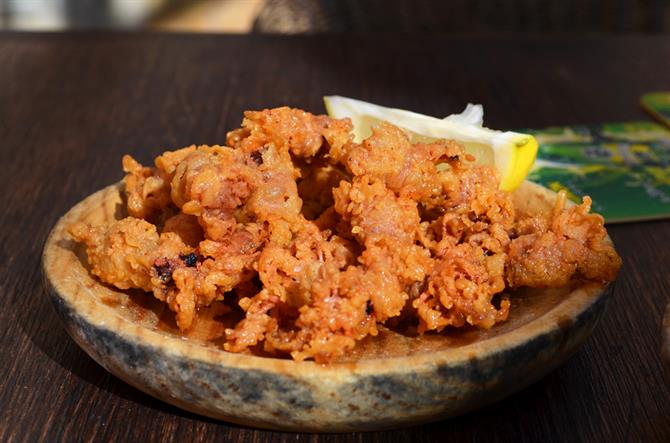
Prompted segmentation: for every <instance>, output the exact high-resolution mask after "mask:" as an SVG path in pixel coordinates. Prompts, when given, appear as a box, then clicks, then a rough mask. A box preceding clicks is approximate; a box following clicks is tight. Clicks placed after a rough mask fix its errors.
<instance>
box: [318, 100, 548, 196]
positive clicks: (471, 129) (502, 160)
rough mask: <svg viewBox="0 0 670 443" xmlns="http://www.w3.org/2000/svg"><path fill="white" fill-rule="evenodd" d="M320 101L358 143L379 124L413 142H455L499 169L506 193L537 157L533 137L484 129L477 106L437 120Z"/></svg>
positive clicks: (374, 107)
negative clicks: (351, 131) (347, 120)
mask: <svg viewBox="0 0 670 443" xmlns="http://www.w3.org/2000/svg"><path fill="white" fill-rule="evenodd" d="M323 101H324V104H325V106H326V111H327V112H328V115H329V116H330V117H333V118H347V117H348V118H350V119H351V121H352V123H353V125H354V140H355V141H357V142H360V141H361V140H364V139H365V138H367V137H369V136H370V135H371V134H372V127H373V126H375V125H378V124H379V123H380V122H381V121H387V122H389V123H391V124H393V125H395V126H398V127H400V128H403V129H404V130H406V131H408V132H409V134H410V136H411V140H412V142H413V143H417V142H432V141H435V140H442V139H446V140H455V141H456V142H458V143H460V144H462V145H463V146H464V147H465V150H466V152H468V153H469V154H472V155H473V156H474V157H475V159H476V163H477V164H481V165H491V166H493V167H495V168H496V169H497V170H498V172H499V173H500V189H502V190H505V191H513V190H514V189H516V188H517V187H518V186H519V185H520V184H521V182H523V180H524V179H525V178H526V176H527V175H528V171H530V168H531V166H532V165H533V163H534V162H535V158H536V156H537V140H535V137H533V136H532V135H528V134H520V133H517V132H502V131H495V130H492V129H488V128H485V127H483V126H482V114H483V111H482V109H481V106H480V105H471V104H468V107H467V108H466V109H465V111H464V112H463V113H461V114H455V115H450V116H448V117H446V118H444V119H439V118H436V117H431V116H428V115H423V114H418V113H416V112H411V111H406V110H403V109H395V108H387V107H384V106H379V105H375V104H373V103H367V102H364V101H361V100H355V99H352V98H348V97H341V96H337V95H331V96H327V97H324V98H323Z"/></svg>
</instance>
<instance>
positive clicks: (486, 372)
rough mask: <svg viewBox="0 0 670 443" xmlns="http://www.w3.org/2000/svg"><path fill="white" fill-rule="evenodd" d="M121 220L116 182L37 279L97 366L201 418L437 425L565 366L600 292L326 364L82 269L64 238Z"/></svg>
mask: <svg viewBox="0 0 670 443" xmlns="http://www.w3.org/2000/svg"><path fill="white" fill-rule="evenodd" d="M514 199H515V205H516V207H517V211H518V212H528V213H534V212H537V211H549V210H551V208H552V207H553V203H554V199H555V194H554V193H553V192H551V191H549V190H547V189H545V188H542V187H540V186H538V185H535V184H532V183H529V182H526V183H524V184H523V185H522V186H521V187H520V188H519V189H518V190H517V191H515V193H514ZM124 215H125V209H124V205H123V204H122V197H121V186H120V185H118V184H117V185H113V186H109V187H107V188H105V189H103V190H101V191H99V192H96V193H95V194H93V195H91V196H89V197H88V198H86V199H85V200H83V201H82V202H80V203H79V204H77V205H76V206H75V207H74V208H72V209H71V210H70V211H69V212H68V213H67V214H65V216H63V217H62V218H61V219H60V220H59V221H58V223H57V224H56V226H55V227H54V229H53V230H52V232H51V234H50V235H49V238H48V240H47V242H46V245H45V248H44V255H43V271H44V280H45V284H46V287H47V288H48V293H49V295H50V297H51V300H52V302H53V304H54V306H55V308H56V311H57V312H58V315H59V316H60V318H61V320H62V321H63V323H64V325H65V327H66V329H67V331H68V333H69V334H70V335H71V336H72V338H73V339H74V340H75V341H76V342H77V344H79V346H81V348H82V349H84V351H86V352H87V353H88V354H89V355H90V356H91V357H92V358H93V359H94V360H95V361H97V362H98V363H99V364H100V365H102V366H103V367H104V368H106V369H107V370H108V371H110V372H111V373H113V374H114V375H116V376H117V377H119V378H121V379H122V380H124V381H125V382H127V383H129V384H131V385H133V386H135V387H137V388H138V389H140V390H142V391H144V392H146V393H148V394H149V395H152V396H154V397H157V398H159V399H161V400H163V401H166V402H168V403H171V404H173V405H175V406H178V407H180V408H183V409H186V410H188V411H192V412H195V413H197V414H202V415H206V416H209V417H213V418H217V419H221V420H226V421H230V422H234V423H238V424H243V425H247V426H253V427H261V428H271V429H283V430H295V431H321V432H325V431H362V430H373V429H384V428H393V427H399V426H405V425H410V424H416V423H420V422H426V421H432V420H438V419H442V418H446V417H451V416H454V415H458V414H462V413H464V412H467V411H470V410H473V409H475V408H479V407H481V406H483V405H486V404H488V403H492V402H495V401H497V400H499V399H501V398H503V397H505V396H507V395H509V394H511V393H513V392H515V391H518V390H520V389H522V388H523V387H525V386H527V385H529V384H531V383H533V382H534V381H536V380H538V379H539V378H540V377H542V376H543V375H545V374H546V373H548V372H549V371H551V370H552V369H553V368H555V367H556V366H557V365H558V364H560V363H561V362H563V361H564V360H565V359H566V358H567V357H568V356H569V355H570V354H571V353H572V352H573V351H574V350H575V349H576V348H577V346H578V345H579V344H581V343H582V342H583V341H584V340H585V339H586V338H587V337H588V336H589V335H590V334H591V332H592V331H593V328H594V327H595V325H596V322H597V321H598V319H599V317H600V316H601V314H602V312H603V309H604V307H605V300H606V298H607V297H606V296H605V293H606V292H605V291H604V290H605V287H604V286H603V285H601V284H596V283H578V282H577V283H574V284H572V285H571V286H569V287H564V288H560V289H528V290H520V291H517V293H515V294H514V295H513V298H512V308H511V310H510V316H509V320H508V321H507V322H505V323H502V324H500V325H497V326H495V327H493V328H492V329H490V330H488V331H481V330H475V329H467V330H459V331H449V332H447V333H443V334H426V335H424V336H412V335H411V334H402V333H398V332H393V331H391V330H382V331H381V333H380V335H379V336H378V337H375V338H370V339H366V340H364V341H363V342H362V343H361V344H360V345H359V346H358V347H357V348H356V350H355V352H354V353H352V354H351V355H350V356H348V357H347V358H346V359H343V361H340V362H337V363H333V364H331V365H328V366H322V365H318V364H316V363H314V362H311V361H305V362H300V363H299V362H295V361H292V360H288V359H278V358H269V357H261V356H254V355H245V354H233V353H229V352H225V351H224V350H223V349H222V346H221V343H222V341H223V329H224V328H225V327H227V326H229V325H226V324H225V321H224V320H222V319H221V318H220V317H217V314H216V312H215V311H216V310H215V309H212V310H211V312H210V311H209V310H204V311H201V316H200V318H199V320H198V321H197V323H196V324H195V326H194V327H193V330H192V331H191V332H190V333H189V334H188V335H187V336H183V335H181V334H180V333H179V331H178V329H177V328H176V326H175V323H174V318H173V317H174V316H173V314H172V313H171V312H169V311H168V310H167V309H166V308H165V306H164V305H163V304H162V303H160V302H158V301H156V300H155V299H154V298H153V296H152V295H151V294H146V293H144V292H141V291H121V290H118V289H116V288H114V287H111V286H107V285H105V284H102V283H100V281H98V280H97V279H95V278H94V277H92V276H91V275H90V274H89V271H88V264H87V261H86V254H85V250H84V248H83V247H82V246H81V245H78V244H76V243H75V242H73V241H72V240H71V239H70V237H69V235H68V234H67V229H68V227H69V226H70V225H71V224H72V223H73V222H75V221H78V220H83V221H86V222H88V223H91V224H97V223H103V222H105V221H107V220H111V219H115V218H121V217H123V216H124Z"/></svg>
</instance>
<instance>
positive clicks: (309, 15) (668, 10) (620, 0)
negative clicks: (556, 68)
mask: <svg viewBox="0 0 670 443" xmlns="http://www.w3.org/2000/svg"><path fill="white" fill-rule="evenodd" d="M112 29H114V30H137V29H147V30H157V31H176V32H209V33H217V32H226V33H282V34H298V33H324V32H440V33H460V34H462V33H491V32H537V33H668V32H669V31H670V0H444V1H439V0H434V1H431V0H0V30H18V31H62V30H112Z"/></svg>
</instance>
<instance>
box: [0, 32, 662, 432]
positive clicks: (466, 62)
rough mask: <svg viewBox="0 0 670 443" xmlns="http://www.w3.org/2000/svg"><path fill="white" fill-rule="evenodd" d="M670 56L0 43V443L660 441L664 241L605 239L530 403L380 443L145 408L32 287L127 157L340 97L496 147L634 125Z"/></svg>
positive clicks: (503, 45)
mask: <svg viewBox="0 0 670 443" xmlns="http://www.w3.org/2000/svg"><path fill="white" fill-rule="evenodd" d="M669 72H670V40H669V39H668V38H667V37H630V36H629V37H620V38H613V37H607V38H605V37H585V38H575V37H570V38H562V37H553V38H541V37H527V38H523V37H503V38H494V37H461V38H457V37H440V36H397V35H376V36H365V35H359V36H348V37H339V36H319V37H282V38H280V37H271V36H207V35H201V36H193V35H160V34H91V33H73V34H42V35H20V34H0V164H2V173H0V189H2V194H1V197H0V214H1V217H0V223H1V226H0V248H1V249H0V251H1V256H0V285H1V286H0V288H1V290H0V441H39V440H42V441H59V440H63V441H89V440H91V441H159V440H160V441H175V442H183V441H235V442H246V441H254V442H256V441H336V440H340V439H342V440H344V441H368V440H370V441H384V442H386V441H398V442H399V441H448V440H457V441H458V440H466V441H469V440H481V441H496V440H501V441H508V440H510V441H626V440H630V441H670V389H669V386H668V384H667V381H666V380H665V379H664V377H663V367H662V364H661V359H660V354H659V351H660V324H661V319H662V313H663V310H664V307H665V305H666V304H667V303H668V301H670V271H669V268H670V248H668V245H670V222H669V221H657V222H647V223H635V224H627V225H619V226H613V227H611V229H610V232H611V235H612V238H613V239H614V241H615V243H616V245H617V247H618V249H619V251H620V253H621V255H622V256H623V258H624V267H623V270H622V272H621V275H620V277H619V279H618V280H617V282H616V283H615V285H614V288H613V297H612V298H611V300H610V302H609V306H608V310H607V313H606V317H605V318H604V319H603V320H602V322H601V324H600V326H599V327H598V329H597V330H596V332H595V334H594V335H593V337H592V338H591V339H590V340H589V341H588V342H587V343H586V344H585V345H584V346H583V347H582V348H581V349H580V350H579V351H578V352H577V353H576V354H575V355H574V356H573V357H572V358H571V359H570V360H569V361H568V362H567V363H566V364H564V365H563V366H561V367H560V368H558V369H557V370H556V371H554V372H552V373H551V374H549V375H548V376H547V377H545V378H544V379H543V380H541V381H540V382H538V383H536V384H534V385H533V386H531V387H530V388H528V389H526V390H524V391H522V392H520V393H518V394H516V395H514V396H512V397H510V398H508V399H506V400H504V401H502V402H499V403H497V404H495V405H492V406H489V407H487V408H485V409H482V410H480V411H477V412H474V413H471V414H469V415H466V416H463V417H459V418H455V419H452V420H448V421H443V422H438V423H432V424H428V425H424V426H419V427H415V428H409V429H403V430H398V431H392V432H381V433H370V434H350V435H343V436H334V435H318V436H312V435H306V434H305V435H301V434H285V433H278V432H266V431H258V430H254V429H247V428H241V427H238V426H235V425H229V424H227V423H221V422H215V421H212V420H208V419H205V418H201V417H198V416H194V415H191V414H189V413H186V412H183V411H180V410H178V409H175V408H173V407H171V406H169V405H166V404H163V403H161V402H159V401H157V400H154V399H152V398H151V397H148V396H147V395H144V394H142V393H140V392H139V391H137V390H135V389H134V388H131V387H130V386H128V385H126V384H125V383H123V382H121V381H119V380H118V379H116V378H114V377H113V376H111V375H110V374H108V373H107V372H106V371H105V370H104V369H102V368H101V367H99V366H98V365H97V364H96V363H94V362H93V361H92V360H91V359H90V358H88V357H87V356H86V355H85V354H84V353H83V352H82V351H81V350H79V348H78V347H77V346H76V345H75V344H74V342H73V341H72V340H70V339H69V337H68V336H67V335H66V333H65V332H64V331H63V329H62V328H61V326H60V324H59V323H58V320H57V318H56V316H55V314H54V312H53V311H52V308H51V306H50V305H49V304H48V301H47V298H46V297H45V294H44V289H43V287H42V282H41V276H40V253H41V249H42V245H43V243H44V240H45V237H46V235H47V233H48V231H49V229H50V227H51V226H52V225H53V224H54V223H55V221H56V220H57V218H58V217H59V216H60V215H62V214H63V213H64V212H65V211H66V210H67V209H68V208H69V207H71V206H72V205H73V204H74V203H76V202H77V201H79V200H80V199H81V198H83V197H84V196H86V195H88V194H90V193H91V192H93V191H95V190H97V189H99V188H102V187H103V186H105V185H107V184H109V183H111V182H114V181H116V180H118V179H119V178H120V177H121V173H120V165H119V163H120V158H121V155H122V154H124V153H131V154H132V155H134V156H136V157H137V158H138V159H140V160H141V161H144V162H148V161H150V159H151V158H152V157H153V156H155V155H156V154H158V153H160V152H162V150H164V149H166V148H176V147H180V146H183V145H187V144H191V143H221V142H223V141H224V138H225V133H226V131H227V130H228V129H230V128H233V127H235V126H237V125H238V124H239V122H240V120H241V113H242V111H243V110H245V109H254V108H261V107H271V106H276V105H281V104H288V105H292V106H298V107H302V108H305V109H308V110H311V111H314V112H321V111H322V110H323V108H322V105H321V96H323V95H324V94H332V93H338V94H342V95H349V96H354V97H359V98H361V99H364V100H369V101H373V102H378V103H382V104H387V105H393V106H398V107H404V108H410V109H415V110H417V111H420V112H425V113H429V114H435V115H446V114H449V113H452V112H456V111H459V110H460V109H461V107H462V106H463V105H464V103H466V102H468V101H473V102H480V103H483V104H484V106H485V109H486V113H487V123H488V125H489V126H492V127H497V128H516V127H542V126H546V125H560V124H574V123H598V122H606V121H617V120H630V119H641V118H645V116H644V115H643V114H642V113H641V111H640V110H639V108H638V104H637V101H638V97H639V96H640V94H642V93H643V92H647V91H651V90H659V89H660V90H662V89H668V88H670V83H668V80H669V79H670V77H669V74H668V73H669Z"/></svg>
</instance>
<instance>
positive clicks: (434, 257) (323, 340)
mask: <svg viewBox="0 0 670 443" xmlns="http://www.w3.org/2000/svg"><path fill="white" fill-rule="evenodd" d="M351 129H352V126H351V122H350V121H349V120H347V119H344V120H335V119H330V118H328V117H326V116H315V115H312V114H310V113H308V112H305V111H302V110H298V109H290V108H287V107H282V108H277V109H270V110H263V111H248V112H245V114H244V120H243V122H242V127H241V128H240V129H237V130H234V131H231V132H229V133H228V135H227V140H226V144H227V145H228V146H198V147H196V146H189V147H187V148H184V149H180V150H177V151H173V152H169V151H168V152H165V153H163V154H162V155H161V156H159V157H157V158H156V161H155V167H144V166H142V165H141V164H140V163H138V162H137V161H136V160H134V159H133V158H132V157H130V156H125V157H124V158H123V169H124V171H125V172H126V177H125V179H124V183H125V191H126V195H127V204H128V214H129V217H127V218H125V219H123V220H119V221H113V222H111V223H109V224H107V225H103V226H95V227H91V226H87V225H84V224H76V225H74V226H72V227H71V234H72V236H73V238H74V239H75V240H77V241H79V242H82V243H84V244H85V245H86V251H87V255H88V261H89V264H90V265H91V272H92V273H93V274H94V275H96V276H98V277H99V278H100V279H101V280H102V281H104V282H106V283H109V284H112V285H114V286H116V287H118V288H120V289H128V288H140V289H143V290H145V291H148V292H153V295H154V296H155V297H156V298H157V299H159V300H162V301H164V302H165V303H166V304H167V305H168V306H169V308H170V309H171V310H172V311H174V312H175V314H176V320H177V324H178V326H179V328H180V329H182V330H187V329H189V328H190V327H191V326H192V324H193V322H194V321H197V315H198V309H200V308H203V307H207V306H210V305H211V304H212V303H213V302H214V301H220V300H223V301H224V302H225V303H227V305H228V306H230V307H234V306H237V307H238V309H239V310H240V311H241V313H242V314H243V318H242V320H240V321H239V322H238V323H237V324H236V325H235V326H234V327H233V328H230V329H227V330H226V342H225V344H224V348H225V349H226V350H229V351H231V352H253V351H254V350H258V349H262V350H263V351H264V352H265V353H270V354H275V355H291V356H292V357H293V358H294V359H296V360H303V359H314V360H316V361H317V362H329V361H332V360H334V359H337V358H339V357H341V356H342V355H343V354H345V353H346V352H348V351H349V350H351V349H352V348H354V347H355V345H356V342H357V341H359V340H361V339H363V338H365V337H366V336H369V335H376V334H377V333H378V328H379V325H381V324H385V325H386V326H389V325H391V324H393V322H394V321H396V320H397V319H398V318H400V317H401V316H402V317H403V318H407V317H409V318H410V319H413V321H414V322H415V323H416V325H417V329H418V331H419V332H420V333H424V332H427V331H437V332H439V331H442V330H444V329H445V328H447V329H448V328H459V327H464V326H468V325H470V326H473V327H479V328H490V327H492V326H493V325H495V324H496V323H498V322H501V321H504V320H506V319H507V316H508V313H509V310H510V306H511V303H512V301H513V294H512V295H511V294H509V293H506V292H505V289H506V288H515V287H519V286H533V287H550V286H562V285H565V284H566V283H567V282H569V281H570V280H571V279H575V278H580V279H586V280H595V281H611V280H613V279H614V277H615V276H616V273H617V271H618V269H619V267H620V265H621V260H620V258H619V257H618V255H617V254H616V252H615V251H614V249H613V247H612V245H611V243H609V242H608V241H607V239H606V235H607V233H606V231H605V229H604V227H603V219H602V217H600V216H598V215H595V214H589V210H590V203H591V201H590V199H589V198H588V197H586V198H585V199H584V203H583V204H582V205H581V206H576V207H569V208H566V206H565V195H564V194H560V195H559V197H558V199H557V202H556V206H555V208H554V210H553V212H552V213H551V214H548V215H544V216H536V217H533V218H519V217H517V216H516V215H515V211H514V207H513V204H512V200H511V197H510V195H508V194H507V193H506V192H503V191H500V190H499V189H498V185H499V177H498V175H497V173H496V171H495V170H494V169H493V168H490V167H483V166H476V165H475V164H474V163H473V158H472V157H471V156H470V155H469V154H467V153H465V151H464V150H463V148H462V147H461V146H460V145H459V144H457V143H455V142H453V141H439V142H434V143H417V144H412V143H411V142H410V140H409V138H408V136H407V134H406V133H405V132H403V131H402V130H401V129H399V128H397V127H395V126H393V125H390V124H388V123H382V124H380V125H379V126H378V127H376V128H374V129H373V132H372V135H371V136H370V137H369V138H368V139H366V140H364V141H363V142H362V143H354V142H353V137H352V134H351Z"/></svg>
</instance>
